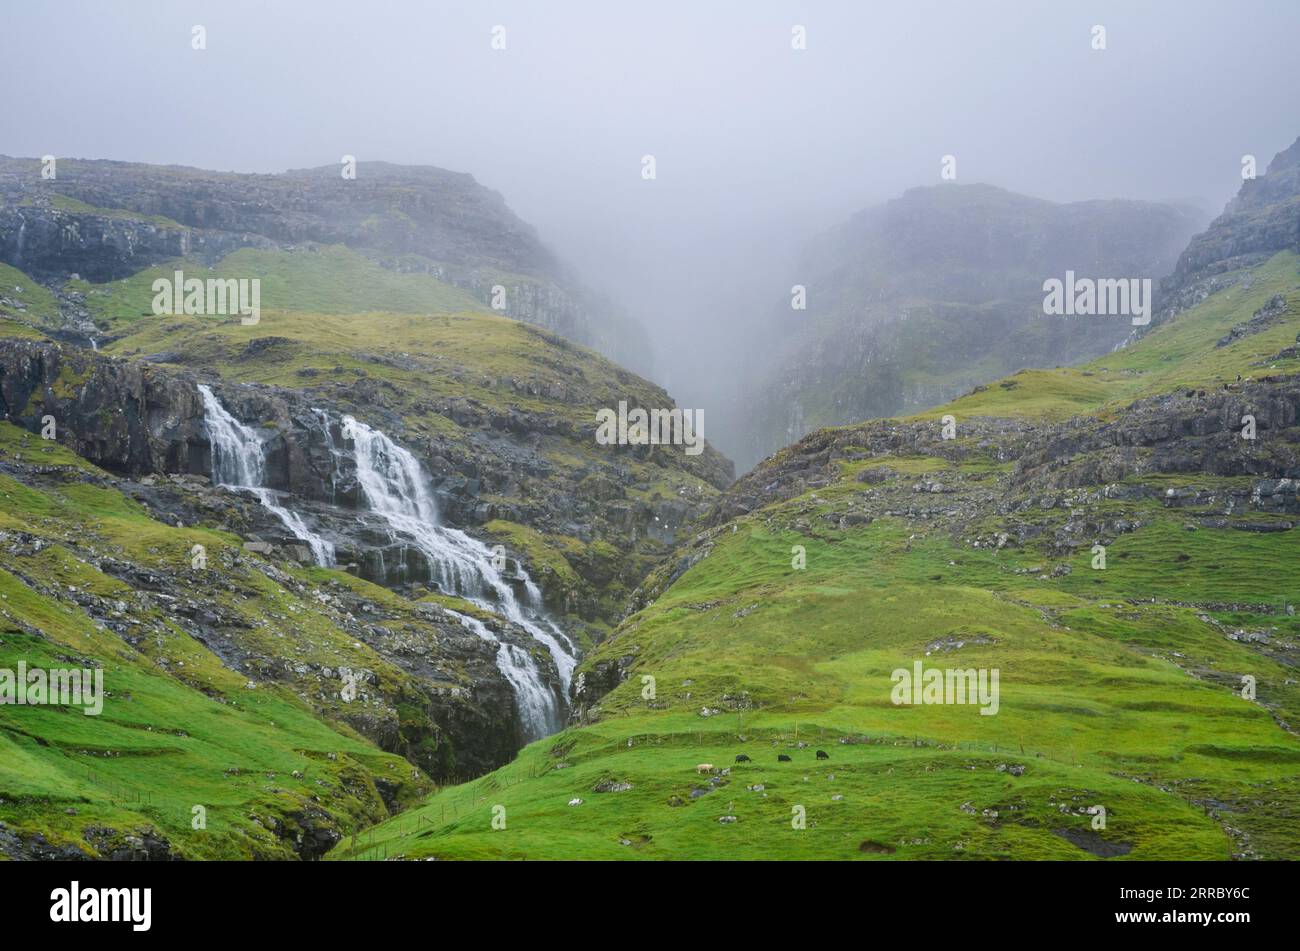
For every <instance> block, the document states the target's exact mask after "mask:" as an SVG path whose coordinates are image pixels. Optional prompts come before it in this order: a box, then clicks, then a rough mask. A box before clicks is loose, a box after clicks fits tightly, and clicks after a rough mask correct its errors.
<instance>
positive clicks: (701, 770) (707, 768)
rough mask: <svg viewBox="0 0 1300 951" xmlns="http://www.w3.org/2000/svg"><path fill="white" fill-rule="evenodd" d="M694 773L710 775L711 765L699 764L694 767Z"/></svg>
mask: <svg viewBox="0 0 1300 951" xmlns="http://www.w3.org/2000/svg"><path fill="white" fill-rule="evenodd" d="M695 771H696V772H697V773H711V772H713V764H712V763H700V764H699V765H698V766H696V767H695Z"/></svg>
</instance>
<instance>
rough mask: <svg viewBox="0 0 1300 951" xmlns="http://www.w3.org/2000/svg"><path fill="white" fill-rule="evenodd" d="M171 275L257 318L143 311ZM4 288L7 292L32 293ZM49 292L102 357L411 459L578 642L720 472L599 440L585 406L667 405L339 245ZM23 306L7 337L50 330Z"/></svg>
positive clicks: (594, 363) (649, 391) (458, 519)
mask: <svg viewBox="0 0 1300 951" xmlns="http://www.w3.org/2000/svg"><path fill="white" fill-rule="evenodd" d="M178 269H179V270H181V271H182V272H183V273H184V274H185V276H186V277H199V278H202V279H207V278H234V279H239V278H250V279H251V278H256V279H258V280H260V281H261V301H260V303H261V317H260V321H259V322H258V323H257V324H255V325H245V324H244V323H242V322H241V320H240V319H238V318H237V317H233V316H231V317H222V316H212V317H210V316H185V315H179V316H167V315H164V316H154V314H153V308H152V302H153V297H154V294H153V291H152V285H153V282H154V281H155V280H156V279H158V278H164V279H171V278H172V276H173V274H174V272H175V271H176V270H178ZM11 270H12V269H11ZM14 275H15V276H13V277H12V278H10V277H7V278H5V281H6V283H8V281H9V280H11V279H12V280H13V281H14V282H15V283H16V284H18V285H21V286H32V287H36V288H39V285H36V284H35V282H34V281H32V280H31V279H30V278H27V279H26V280H23V277H24V276H23V275H21V274H20V273H19V272H14ZM40 292H43V293H45V294H48V292H46V291H44V289H43V288H40ZM62 293H63V295H64V299H65V301H66V302H67V303H66V304H65V307H66V306H71V307H75V308H79V309H82V310H84V312H85V313H87V314H88V315H90V319H91V321H92V322H93V324H94V326H95V331H94V332H95V333H96V334H97V335H98V336H97V338H96V343H97V346H98V347H99V350H100V352H101V353H102V354H104V355H106V356H111V357H114V358H122V359H128V360H132V361H136V362H139V361H144V362H147V363H149V364H150V365H155V366H159V367H163V368H167V367H171V368H175V369H176V370H178V371H181V372H185V373H190V374H194V375H195V376H197V377H198V378H200V379H209V380H213V381H216V380H220V381H223V382H225V383H229V384H258V385H263V386H272V387H278V388H283V389H289V390H294V391H300V392H303V393H305V394H306V395H307V396H308V397H309V399H311V400H314V401H319V403H320V405H322V406H326V407H329V408H331V409H334V410H336V411H338V412H340V413H344V412H346V413H351V414H353V415H355V416H356V417H357V418H358V419H361V420H363V421H368V422H369V423H370V424H371V425H374V426H376V427H378V428H381V429H383V430H384V431H385V432H387V433H388V434H389V435H390V436H392V437H393V438H394V439H398V440H400V441H401V442H403V443H404V444H406V445H409V446H412V447H413V448H415V449H417V450H419V452H418V454H419V455H420V456H421V457H422V458H423V459H425V460H426V462H427V465H428V467H429V469H430V471H431V475H432V476H433V477H434V479H435V482H436V486H437V488H438V489H439V490H440V492H441V493H442V498H443V502H444V504H445V506H446V508H447V515H448V517H449V518H450V520H451V521H452V522H453V523H455V524H462V525H470V526H476V527H479V528H481V529H482V531H483V534H485V535H487V536H490V537H491V538H492V539H493V540H494V541H498V542H500V543H502V544H504V545H506V546H507V547H508V548H509V549H510V551H511V553H512V555H513V556H517V557H519V558H520V559H521V560H522V561H523V562H524V563H525V564H526V566H527V567H528V568H529V570H530V572H531V573H532V574H534V575H535V576H536V577H537V578H538V581H539V583H540V584H542V586H543V590H544V592H545V594H546V597H547V599H548V602H549V603H550V604H551V606H552V608H553V609H554V610H556V611H558V612H561V613H564V614H571V615H573V618H574V620H575V622H576V623H577V624H578V626H579V628H583V629H584V630H581V631H580V632H579V633H580V635H581V636H582V637H584V638H586V637H587V632H586V631H585V626H586V625H591V629H590V636H592V637H599V636H600V634H601V631H602V630H603V629H604V627H605V626H606V625H607V624H608V623H609V622H610V621H611V620H614V619H617V618H618V617H619V616H620V614H621V611H622V608H623V602H624V600H625V599H626V596H627V595H628V594H629V593H630V592H631V590H632V589H633V588H635V586H636V585H637V583H638V582H639V581H640V579H641V578H642V577H643V576H644V574H645V572H646V571H647V570H648V569H649V567H650V565H652V564H653V563H654V561H655V560H657V559H658V558H659V557H661V556H662V555H663V554H664V553H665V552H666V551H668V550H669V546H670V545H671V544H672V543H673V541H674V540H675V536H676V533H677V532H678V530H679V529H680V526H681V525H682V524H684V523H685V521H686V520H687V519H689V518H690V517H692V516H694V515H697V514H699V513H700V512H702V511H703V510H704V508H705V507H706V506H707V505H708V504H709V503H710V502H711V500H712V499H713V498H714V497H715V496H716V494H717V492H718V489H719V488H721V487H722V486H724V485H726V484H727V482H728V481H729V480H730V477H731V468H730V464H729V463H728V462H727V461H726V460H725V459H723V458H722V457H721V456H720V455H719V454H718V453H717V452H716V451H714V450H713V449H711V448H708V449H706V450H705V451H704V452H703V453H702V454H700V455H697V456H692V455H687V454H685V453H684V452H683V450H682V447H680V446H664V447H604V446H599V445H597V444H596V441H595V438H594V432H595V426H596V411H597V410H598V409H600V408H604V407H616V406H617V405H618V402H619V401H620V400H626V401H627V402H628V403H629V405H632V406H645V407H665V406H671V405H672V400H671V398H670V397H669V396H668V394H666V393H664V391H663V390H662V389H660V388H659V387H657V386H654V385H653V384H651V383H649V382H647V381H645V380H643V379H641V378H640V377H638V376H636V375H635V374H632V373H629V372H627V371H626V370H623V369H621V368H620V367H618V366H616V365H615V364H613V363H610V362H609V361H607V360H605V359H604V358H602V357H600V356H599V355H597V354H596V353H594V352H593V351H591V350H588V349H586V348H584V347H580V346H578V345H576V344H572V343H570V342H568V341H566V340H564V339H563V338H561V337H558V336H555V335H554V334H551V333H548V332H547V331H545V330H542V329H540V328H538V327H534V326H532V325H530V324H526V323H523V322H520V321H516V320H513V319H510V318H508V317H504V316H501V315H500V314H497V313H494V312H492V311H491V310H490V309H488V308H487V307H485V306H484V305H482V304H480V303H479V302H478V301H477V300H475V299H474V298H473V297H472V296H470V295H469V294H467V293H465V292H464V291H462V290H460V289H458V288H456V287H454V286H452V285H450V284H446V283H443V282H441V281H439V280H437V279H435V278H433V277H431V276H430V275H428V274H425V273H399V272H396V271H392V270H389V269H386V268H383V267H380V266H379V265H378V264H376V263H374V262H373V261H371V260H369V259H368V258H366V257H363V256H362V255H360V254H358V253H356V252H354V251H351V250H349V249H347V248H344V247H342V246H330V247H313V248H310V249H303V250H299V251H295V252H289V251H280V250H259V249H251V248H249V249H241V250H238V251H235V252H233V253H231V254H229V255H227V256H225V257H224V258H222V259H221V260H220V261H219V262H217V263H216V264H215V265H214V266H213V267H211V268H209V267H206V266H204V265H203V264H202V263H200V262H198V261H195V260H192V259H175V260H170V261H167V262H165V263H163V264H160V265H158V266H156V267H152V268H148V269H145V270H143V271H140V272H138V273H136V274H134V275H132V276H131V277H129V278H125V279H123V280H120V281H113V282H109V283H102V284H94V283H90V282H86V281H83V280H72V281H68V282H67V283H66V284H64V285H63V287H62ZM29 296H30V295H29ZM33 300H34V302H33V304H32V305H31V306H29V307H28V308H27V309H26V310H22V309H19V308H18V307H15V306H8V307H6V306H5V305H3V304H0V318H4V317H8V318H9V319H8V321H7V323H6V329H5V332H6V333H7V334H10V335H11V336H30V335H31V334H32V333H33V330H37V331H40V330H44V331H48V332H54V331H55V329H56V328H57V326H58V321H59V317H58V311H57V306H56V307H55V310H54V312H53V313H50V312H48V303H47V302H46V301H44V300H43V299H41V300H37V299H36V298H33ZM708 432H709V430H708V421H707V420H706V421H705V428H704V435H705V436H706V437H707V435H708Z"/></svg>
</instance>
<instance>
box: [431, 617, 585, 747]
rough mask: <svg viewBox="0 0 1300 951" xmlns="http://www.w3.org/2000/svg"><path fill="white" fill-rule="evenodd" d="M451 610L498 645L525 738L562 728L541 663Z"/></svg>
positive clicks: (499, 667) (500, 666)
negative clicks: (542, 675)
mask: <svg viewBox="0 0 1300 951" xmlns="http://www.w3.org/2000/svg"><path fill="white" fill-rule="evenodd" d="M447 613H448V614H450V615H452V616H453V617H455V618H456V619H457V620H459V621H460V623H461V624H463V625H465V627H467V628H469V629H470V630H471V631H473V632H474V633H475V634H477V635H478V636H479V637H481V638H483V640H485V641H488V642H489V643H493V644H496V645H497V654H496V660H497V670H499V671H501V676H503V677H505V678H506V681H507V682H508V683H509V684H510V686H511V688H513V690H514V693H515V703H516V705H517V706H518V707H519V719H520V720H521V721H522V722H523V725H524V735H525V739H527V740H528V741H529V742H532V741H533V740H540V739H541V738H542V737H544V736H547V735H549V734H551V733H554V732H555V731H556V730H558V729H559V728H560V726H561V724H560V712H559V710H557V709H556V705H555V697H554V695H553V694H552V693H551V691H549V690H547V689H546V687H545V686H544V685H543V684H542V678H541V675H540V674H539V673H538V672H537V665H536V664H535V663H533V658H532V657H531V656H529V654H528V651H526V650H524V649H523V648H522V647H517V646H516V645H514V644H510V643H508V642H505V641H502V640H501V639H500V638H499V637H497V636H496V635H495V634H493V633H492V632H491V631H490V630H488V627H487V625H486V624H484V623H483V622H482V621H480V620H479V619H478V618H475V617H470V616H469V615H468V614H460V613H458V612H456V611H450V610H449V611H447Z"/></svg>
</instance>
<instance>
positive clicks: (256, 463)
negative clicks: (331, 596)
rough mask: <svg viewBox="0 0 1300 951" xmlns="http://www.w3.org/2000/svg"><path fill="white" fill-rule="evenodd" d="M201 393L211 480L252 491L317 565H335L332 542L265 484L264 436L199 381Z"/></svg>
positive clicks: (229, 486) (233, 487) (218, 483)
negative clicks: (316, 530)
mask: <svg viewBox="0 0 1300 951" xmlns="http://www.w3.org/2000/svg"><path fill="white" fill-rule="evenodd" d="M199 393H200V395H202V397H203V421H204V423H205V424H206V425H207V428H208V441H209V442H210V443H211V444H212V481H213V482H214V483H215V484H217V485H223V486H226V487H227V488H232V489H244V490H247V491H249V492H252V493H253V494H254V495H256V496H257V498H258V501H260V502H261V503H262V505H263V506H265V507H266V508H267V509H268V510H269V511H270V512H271V514H273V515H274V516H275V517H276V518H278V519H279V520H280V522H281V523H282V524H283V525H284V527H285V528H287V529H288V530H289V531H290V532H292V533H293V535H294V537H295V538H297V539H298V540H299V541H302V542H305V543H306V544H307V547H309V548H310V549H311V553H312V557H313V558H314V559H315V560H316V564H318V565H332V564H334V545H333V543H331V542H329V541H326V540H325V539H324V538H321V537H320V536H319V535H317V534H316V533H315V532H313V531H311V529H309V528H308V527H307V524H306V523H305V522H304V521H303V520H302V516H301V515H299V514H298V513H297V512H294V511H291V510H289V509H287V508H285V507H284V506H283V505H281V504H280V503H279V502H278V501H277V499H276V494H275V492H274V490H272V489H268V488H267V487H266V486H265V485H264V483H265V482H266V450H265V446H264V444H263V442H262V438H261V436H259V435H258V433H257V431H256V430H254V429H253V428H252V427H251V426H245V425H244V424H243V423H241V422H240V421H239V420H237V419H235V417H233V416H231V415H230V414H229V413H227V412H226V409H225V407H224V406H222V405H221V402H220V401H219V400H218V399H217V398H216V396H214V395H213V393H212V390H211V389H209V388H208V387H206V386H204V385H203V384H199Z"/></svg>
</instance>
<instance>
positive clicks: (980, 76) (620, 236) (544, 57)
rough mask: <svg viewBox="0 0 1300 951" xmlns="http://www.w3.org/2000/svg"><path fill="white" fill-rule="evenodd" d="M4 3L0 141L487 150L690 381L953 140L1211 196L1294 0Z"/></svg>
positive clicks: (508, 192) (1032, 172) (1246, 141)
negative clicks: (800, 259)
mask: <svg viewBox="0 0 1300 951" xmlns="http://www.w3.org/2000/svg"><path fill="white" fill-rule="evenodd" d="M7 7H8V9H6V10H5V13H4V16H3V29H0V80H3V83H4V88H5V90H6V93H5V98H4V103H3V105H2V106H0V153H5V154H9V155H42V154H46V153H51V154H54V155H58V156H75V157H86V158H115V159H125V160H136V161H147V162H158V163H177V164H185V165H195V166H200V167H204V168H215V169H228V170H239V171H279V170H282V169H285V168H293V167H302V166H308V165H322V164H326V163H336V162H338V160H339V158H340V156H341V155H343V154H344V153H350V154H355V155H356V156H357V157H358V158H360V159H363V160H369V159H383V160H387V161H393V162H403V163H419V164H433V165H440V166H444V167H447V168H451V169H455V170H458V171H468V172H471V173H472V174H473V175H474V176H475V177H476V178H477V179H478V180H479V181H480V182H482V183H483V184H485V185H488V186H490V187H492V188H495V189H497V190H498V191H500V192H502V193H503V194H504V195H505V197H506V200H507V201H508V202H509V204H510V205H511V207H513V208H514V209H515V211H516V212H518V213H519V214H520V215H521V216H523V217H524V218H526V219H528V220H529V221H531V222H532V223H534V224H535V225H537V226H538V228H539V229H540V230H541V232H542V235H543V237H544V238H545V239H547V240H548V241H549V243H551V244H552V246H554V247H555V248H556V250H558V251H559V252H560V253H561V254H562V255H563V256H564V257H566V258H567V259H568V260H569V261H571V262H572V263H573V264H574V265H575V266H576V267H577V269H578V270H579V272H580V273H581V274H582V276H583V278H584V279H585V280H586V281H587V282H588V283H590V284H592V285H593V286H596V287H600V288H601V289H604V290H607V291H609V292H611V293H612V294H613V295H614V296H616V297H617V298H618V299H619V300H620V301H621V302H622V303H623V304H624V305H625V306H626V307H627V308H628V309H629V310H630V311H632V312H633V313H635V314H636V315H638V316H639V317H641V318H642V320H643V321H644V322H645V323H646V324H647V325H648V326H649V327H650V328H651V330H652V332H653V333H654V334H655V336H656V338H657V343H656V349H657V353H656V365H657V371H656V374H655V376H656V378H657V379H658V380H659V382H662V383H664V384H666V385H668V386H669V388H670V389H671V390H672V391H673V392H674V394H675V395H676V396H678V398H679V400H680V401H683V402H686V403H688V404H689V403H690V401H691V399H692V397H693V396H698V398H700V399H701V400H703V399H705V394H706V393H707V392H709V390H708V387H707V386H706V385H705V384H703V383H701V382H699V381H700V378H701V376H702V375H703V374H705V373H706V372H707V370H708V369H709V368H710V367H720V368H721V370H722V372H723V373H724V374H726V373H731V372H734V371H735V369H736V368H734V367H727V366H726V364H725V361H724V362H721V363H717V362H715V361H716V360H719V359H721V356H720V355H721V354H723V353H725V351H726V349H727V346H728V344H727V340H728V339H730V335H731V334H732V333H734V332H735V330H736V328H737V327H739V326H742V325H743V322H744V320H745V318H746V314H747V313H751V312H752V310H753V309H754V308H757V307H762V306H765V303H766V302H767V301H768V300H769V299H770V300H772V301H774V302H777V301H780V300H782V299H784V298H785V297H786V296H787V295H788V291H789V287H788V280H786V278H787V274H786V272H785V270H784V268H783V266H782V265H783V264H784V262H785V261H787V260H788V258H789V256H790V255H792V254H793V252H794V251H795V250H796V249H797V248H798V247H799V246H800V245H801V244H802V243H803V241H804V240H805V239H806V238H807V237H809V236H810V235H811V233H813V232H815V231H817V230H820V229H821V228H823V227H826V226H828V225H830V224H832V223H834V222H836V221H838V220H840V219H842V218H844V217H846V216H847V215H849V214H850V213H852V212H853V211H855V210H857V209H859V208H861V207H864V206H866V205H868V204H872V203H875V202H878V201H881V200H884V199H887V198H890V197H893V196H895V195H897V194H898V193H900V192H901V191H902V190H903V189H905V188H907V187H910V186H912V185H918V184H930V183H933V182H936V181H938V176H939V162H940V157H941V156H942V155H944V154H948V153H951V154H953V155H955V156H956V157H957V162H958V180H959V181H963V182H975V181H987V182H992V183H995V184H999V185H1003V186H1006V187H1008V188H1011V189H1013V190H1016V191H1020V192H1025V193H1028V194H1032V195H1038V196H1041V197H1045V198H1052V199H1057V200H1074V199H1081V198H1094V197H1131V198H1152V199H1170V198H1173V199H1189V200H1194V201H1197V202H1199V203H1200V204H1202V205H1203V206H1205V207H1206V208H1207V209H1208V210H1211V211H1214V212H1217V211H1218V210H1219V209H1220V207H1221V206H1222V204H1223V202H1224V201H1225V200H1226V199H1227V198H1228V197H1230V195H1231V194H1232V193H1233V191H1235V189H1236V187H1237V186H1238V184H1239V182H1240V176H1239V169H1240V161H1241V156H1242V154H1243V153H1248V152H1249V153H1254V154H1255V155H1257V156H1258V157H1259V160H1260V163H1261V170H1262V166H1263V163H1265V162H1267V160H1268V159H1269V158H1271V157H1272V155H1273V154H1274V153H1275V152H1276V151H1278V150H1279V149H1281V148H1283V147H1284V146H1286V145H1287V144H1289V143H1290V142H1291V141H1293V140H1294V139H1295V137H1296V136H1297V134H1300V95H1297V91H1298V90H1300V57H1298V56H1297V55H1296V52H1295V43H1296V37H1297V36H1300V3H1298V2H1297V0H1253V2H1250V0H1245V2H1243V0H1233V2H1230V3H1229V2H1221V3H1210V2H1186V0H1181V2H1173V0H1171V2H1155V0H1150V2H1138V0H1129V2H1116V3H1104V2H1000V3H999V2H986V3H978V2H960V0H947V2H917V0H908V2H905V3H883V2H849V0H843V2H828V0H821V2H806V3H795V2H778V0H773V2H755V0H744V2H741V0H737V2H713V3H709V2H702V0H696V2H681V3H676V2H649V3H630V2H628V3H624V2H610V0H606V2H593V3H578V2H563V0H551V2H541V0H532V2H523V3H500V2H478V3H438V2H428V3H424V2H395V0H394V2H388V0H369V2H365V3H350V2H349V3H340V2H321V0H313V2H302V3H290V2H275V0H257V2H246V0H233V2H232V0H220V2H208V3H203V2H193V3H191V2H161V0H159V2H144V0H134V2H129V0H110V2H75V0H59V2H57V3H47V4H18V3H13V2H11V3H9V4H7ZM196 23H198V24H203V25H204V26H205V27H206V28H207V38H208V48H207V50H206V51H204V52H196V51H194V50H192V49H191V48H190V28H191V26H192V25H193V24H196ZM496 24H501V25H504V26H505V28H506V39H507V46H508V48H507V49H506V50H505V51H494V50H492V49H491V47H490V31H491V29H492V27H493V26H494V25H496ZM794 24H803V25H805V26H806V27H807V35H808V48H807V49H806V50H804V51H794V50H792V49H791V46H790V31H791V27H792V25H794ZM1094 24H1101V25H1104V26H1105V27H1106V30H1107V47H1108V48H1107V49H1106V50H1105V51H1104V52H1097V51H1094V50H1093V49H1091V46H1090V30H1091V27H1092V26H1093V25H1094ZM646 153H650V154H653V155H654V156H655V157H656V160H657V166H658V168H657V171H658V178H657V180H656V181H653V182H646V181H643V180H642V178H641V175H640V159H641V156H642V155H643V154H646ZM688 334H689V335H690V336H689V341H690V342H689V343H688V344H687V345H684V346H683V345H682V344H683V341H686V340H688V337H687V335H688ZM715 384H716V381H715V383H714V384H710V385H715ZM706 432H707V431H706Z"/></svg>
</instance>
